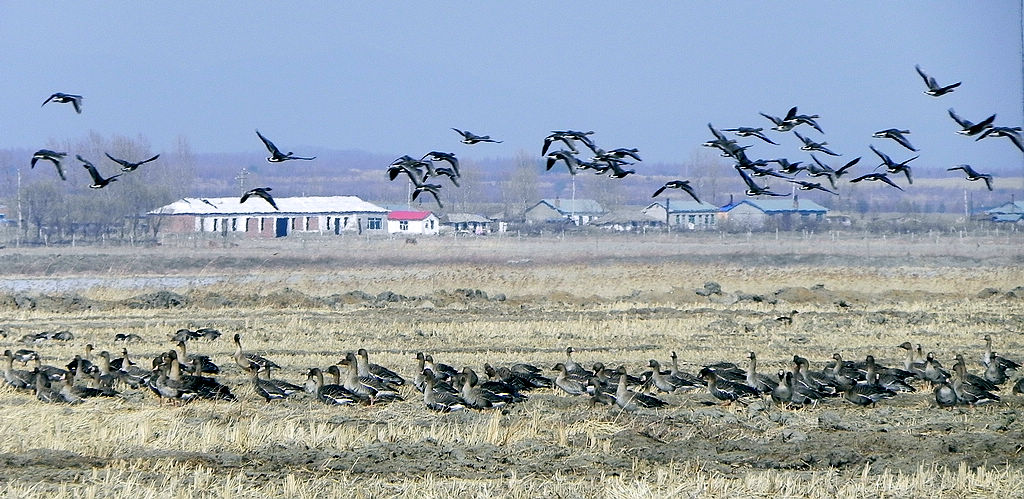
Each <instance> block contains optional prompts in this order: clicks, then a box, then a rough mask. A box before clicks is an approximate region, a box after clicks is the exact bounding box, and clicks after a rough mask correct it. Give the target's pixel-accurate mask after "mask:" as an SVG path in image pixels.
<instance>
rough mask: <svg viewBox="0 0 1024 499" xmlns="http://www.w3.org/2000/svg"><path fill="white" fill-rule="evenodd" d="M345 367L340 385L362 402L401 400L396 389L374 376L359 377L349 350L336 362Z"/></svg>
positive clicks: (353, 356) (353, 357)
mask: <svg viewBox="0 0 1024 499" xmlns="http://www.w3.org/2000/svg"><path fill="white" fill-rule="evenodd" d="M338 365H339V366H341V367H344V368H345V375H344V376H342V380H341V381H342V383H341V385H342V386H344V387H345V389H347V390H348V391H350V392H352V393H353V394H354V395H355V396H357V397H359V398H360V399H361V400H362V401H363V402H365V403H369V404H380V403H387V402H391V401H395V400H402V396H401V395H399V393H398V391H397V390H395V389H394V388H392V387H391V386H389V385H388V384H386V383H383V382H381V381H380V380H378V379H376V378H360V377H359V372H358V368H357V366H356V356H355V354H354V353H352V352H349V353H348V354H346V356H345V358H344V359H342V361H341V362H339V363H338Z"/></svg>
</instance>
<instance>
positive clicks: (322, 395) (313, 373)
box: [306, 366, 370, 405]
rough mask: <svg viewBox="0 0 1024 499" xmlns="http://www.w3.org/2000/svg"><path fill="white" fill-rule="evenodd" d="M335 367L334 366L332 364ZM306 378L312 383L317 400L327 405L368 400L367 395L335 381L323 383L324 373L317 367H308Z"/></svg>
mask: <svg viewBox="0 0 1024 499" xmlns="http://www.w3.org/2000/svg"><path fill="white" fill-rule="evenodd" d="M332 367H335V368H336V366H332ZM306 378H307V381H308V382H311V384H312V392H313V394H314V395H315V396H316V398H317V400H319V401H320V402H323V403H324V404H327V405H352V404H355V403H359V402H366V403H368V402H369V400H370V399H369V397H361V396H359V395H357V394H355V393H353V392H352V391H351V390H348V389H347V388H345V387H344V386H342V385H339V384H337V383H333V384H324V375H323V373H322V372H321V371H320V369H319V368H316V367H314V368H312V369H310V370H309V371H308V372H307V374H306Z"/></svg>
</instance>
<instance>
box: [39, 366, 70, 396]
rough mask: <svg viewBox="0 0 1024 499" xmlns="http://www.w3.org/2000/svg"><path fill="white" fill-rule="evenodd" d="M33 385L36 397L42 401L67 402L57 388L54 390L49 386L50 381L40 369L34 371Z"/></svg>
mask: <svg viewBox="0 0 1024 499" xmlns="http://www.w3.org/2000/svg"><path fill="white" fill-rule="evenodd" d="M35 376H36V379H35V383H33V385H34V386H35V390H36V398H37V399H39V400H40V401H42V402H47V403H64V402H67V401H66V400H65V399H64V397H62V396H61V395H60V392H59V391H58V390H54V389H53V388H52V387H51V386H50V381H49V380H48V379H47V377H46V374H43V373H42V372H40V371H36V372H35Z"/></svg>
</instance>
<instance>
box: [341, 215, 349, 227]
mask: <svg viewBox="0 0 1024 499" xmlns="http://www.w3.org/2000/svg"><path fill="white" fill-rule="evenodd" d="M345 227H348V217H345V218H342V219H341V228H342V229H344V228H345Z"/></svg>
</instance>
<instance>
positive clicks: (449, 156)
mask: <svg viewBox="0 0 1024 499" xmlns="http://www.w3.org/2000/svg"><path fill="white" fill-rule="evenodd" d="M427 158H430V160H431V161H444V162H447V163H448V164H449V165H451V170H452V172H454V173H455V176H456V177H458V176H460V175H461V174H460V173H459V159H458V158H456V157H455V154H454V153H450V152H441V151H430V152H428V153H426V154H424V155H423V157H422V158H420V160H424V159H427Z"/></svg>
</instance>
